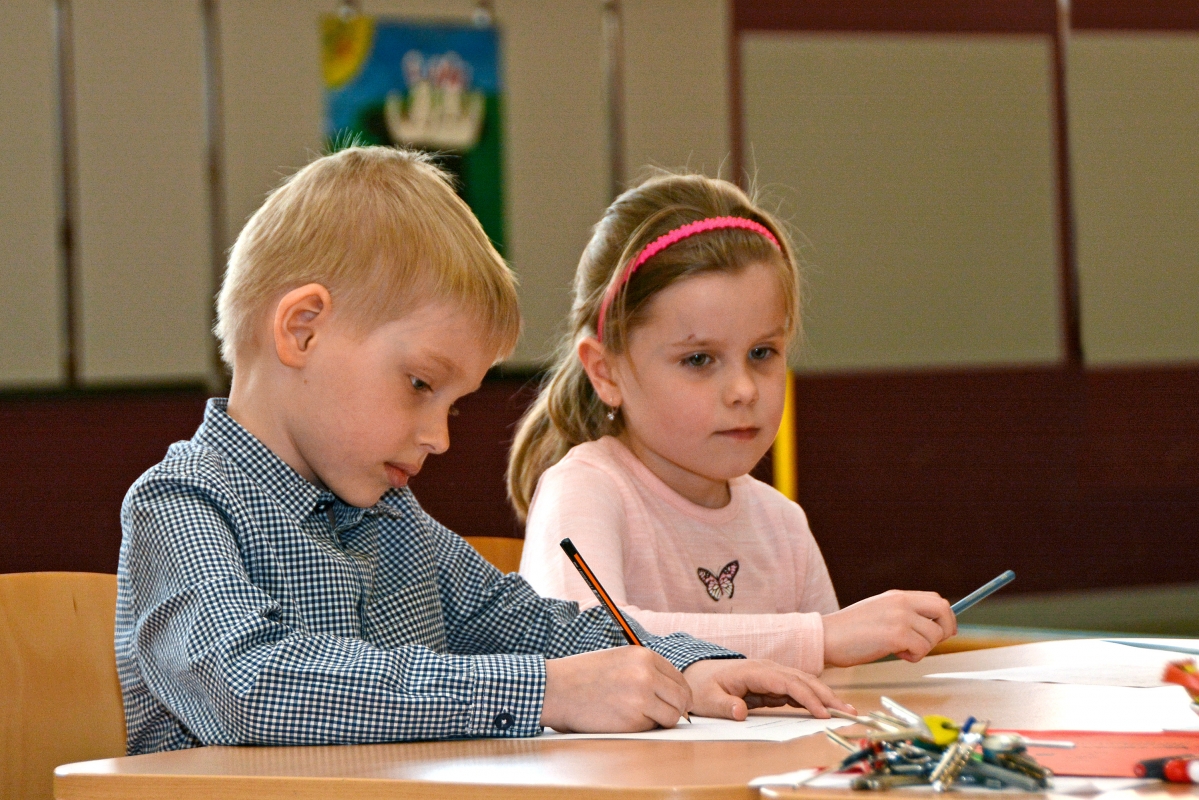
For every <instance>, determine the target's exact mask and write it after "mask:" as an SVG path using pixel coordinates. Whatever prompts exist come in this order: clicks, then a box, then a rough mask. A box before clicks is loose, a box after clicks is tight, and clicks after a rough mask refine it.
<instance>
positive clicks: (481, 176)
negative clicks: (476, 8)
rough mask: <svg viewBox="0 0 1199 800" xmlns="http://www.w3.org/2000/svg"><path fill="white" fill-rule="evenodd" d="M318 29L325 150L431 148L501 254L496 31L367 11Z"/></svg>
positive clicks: (331, 18)
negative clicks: (365, 146) (364, 146)
mask: <svg viewBox="0 0 1199 800" xmlns="http://www.w3.org/2000/svg"><path fill="white" fill-rule="evenodd" d="M321 29H322V44H323V48H322V52H323V57H324V74H325V136H326V140H327V146H328V148H329V149H330V150H335V149H337V148H338V147H346V146H349V145H350V144H383V145H399V146H403V147H414V148H419V149H421V150H426V151H428V152H431V153H435V154H436V155H437V160H438V162H439V163H440V164H441V165H442V166H443V167H445V168H446V169H447V170H449V171H450V172H451V173H453V174H454V175H455V176H456V177H457V179H458V181H459V186H458V191H459V194H461V195H462V197H463V199H465V200H466V202H467V204H469V205H470V207H471V209H472V210H473V211H474V212H475V215H476V216H477V217H478V218H479V221H480V222H481V223H482V224H483V230H485V231H486V232H487V235H488V236H490V237H491V239H492V241H493V242H495V244H496V247H497V248H498V249H499V250H500V252H501V253H502V252H503V251H504V213H503V209H504V202H503V118H502V112H503V102H502V101H503V93H502V90H501V85H500V67H499V34H498V33H497V31H496V29H495V28H494V27H492V26H490V25H488V26H484V27H479V26H473V25H455V24H445V23H412V22H402V21H399V20H387V19H380V18H375V17H369V16H366V15H354V16H351V17H349V18H345V17H341V16H336V15H329V16H326V17H324V18H322V20H321Z"/></svg>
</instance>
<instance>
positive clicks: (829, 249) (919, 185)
mask: <svg viewBox="0 0 1199 800" xmlns="http://www.w3.org/2000/svg"><path fill="white" fill-rule="evenodd" d="M742 47H743V49H742V75H743V98H744V113H745V164H746V167H747V169H749V170H750V171H751V172H752V171H754V170H755V169H756V171H757V176H758V181H759V184H761V185H763V186H764V187H766V188H767V189H769V190H772V191H773V192H775V193H776V194H777V195H778V196H779V197H780V198H781V199H782V200H783V211H784V215H785V216H786V217H787V218H789V219H790V220H791V221H792V222H793V223H794V225H795V227H796V228H797V229H798V230H799V231H801V232H802V234H804V235H806V239H807V242H808V246H805V247H804V248H803V249H802V251H801V253H802V256H803V257H804V259H805V260H806V261H807V262H808V264H809V270H808V279H809V281H810V296H809V306H808V310H807V314H806V321H805V324H806V329H807V337H808V340H807V344H806V346H805V348H804V352H803V354H802V356H801V359H800V365H801V367H802V368H806V369H814V370H825V369H833V370H836V369H872V368H884V369H885V368H919V367H937V366H965V365H989V364H1016V363H1018V364H1028V363H1044V362H1053V361H1056V360H1058V359H1059V358H1060V344H1059V330H1058V314H1057V311H1058V299H1057V275H1058V269H1057V256H1056V221H1055V213H1054V196H1055V195H1054V179H1053V175H1054V168H1053V164H1054V160H1053V134H1052V123H1051V121H1052V116H1051V107H1050V99H1049V98H1050V71H1049V63H1050V48H1049V42H1048V41H1047V40H1046V39H1044V38H1041V37H1020V36H1002V37H1001V36H976V37H953V36H922V35H907V36H888V35H832V34H805V35H795V34H777V35H776V34H754V35H750V36H746V37H745V39H744V42H743V45H742Z"/></svg>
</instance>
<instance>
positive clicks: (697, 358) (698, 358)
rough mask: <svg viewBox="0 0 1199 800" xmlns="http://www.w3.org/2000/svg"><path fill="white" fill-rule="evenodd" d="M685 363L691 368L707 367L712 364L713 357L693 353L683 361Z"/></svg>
mask: <svg viewBox="0 0 1199 800" xmlns="http://www.w3.org/2000/svg"><path fill="white" fill-rule="evenodd" d="M683 363H684V364H686V365H687V366H689V367H706V366H708V365H709V364H711V363H712V356H710V355H708V354H707V353H692V354H691V355H689V356H687V357H686V358H684V359H683Z"/></svg>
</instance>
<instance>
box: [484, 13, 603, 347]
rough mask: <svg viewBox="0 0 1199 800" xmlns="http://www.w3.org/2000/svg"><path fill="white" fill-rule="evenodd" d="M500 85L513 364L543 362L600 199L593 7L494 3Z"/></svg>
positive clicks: (599, 77)
mask: <svg viewBox="0 0 1199 800" xmlns="http://www.w3.org/2000/svg"><path fill="white" fill-rule="evenodd" d="M496 9H497V15H498V17H499V21H500V24H501V25H502V26H504V60H505V62H506V63H505V71H504V76H505V80H506V82H507V88H508V124H507V128H506V134H507V140H506V143H507V147H508V153H507V168H508V215H509V216H508V219H509V229H510V230H511V231H512V236H511V243H512V244H511V248H510V255H511V257H512V263H513V266H514V267H515V268H516V272H517V274H518V275H519V277H520V282H521V304H522V310H523V311H524V315H525V334H524V337H523V339H522V341H521V345H520V347H519V349H518V350H517V352H516V354H515V356H514V358H513V359H512V363H513V364H514V365H536V364H540V363H542V362H544V361H546V360H548V359H549V357H550V353H551V351H552V349H553V347H554V345H555V344H556V343H557V340H558V337H559V336H560V335H561V332H562V331H563V330H564V328H565V320H566V317H567V314H568V313H569V311H570V287H571V283H572V282H573V280H574V274H575V268H576V267H577V266H578V263H579V255H580V254H581V253H582V252H583V247H584V246H585V245H586V244H587V239H588V238H589V236H590V232H591V226H592V225H594V224H595V223H596V222H598V221H599V218H600V215H601V214H602V213H603V211H604V208H605V207H606V206H607V204H608V200H609V198H608V155H607V142H608V139H607V128H606V125H607V123H606V115H605V111H604V109H605V100H604V98H605V95H604V82H603V73H602V69H601V63H602V59H601V56H602V53H603V45H602V41H601V38H600V10H599V3H598V2H594V0H557V1H556V2H552V3H546V2H543V0H508V1H507V2H505V1H504V0H500V2H497V3H496Z"/></svg>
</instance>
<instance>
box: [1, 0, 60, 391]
mask: <svg viewBox="0 0 1199 800" xmlns="http://www.w3.org/2000/svg"><path fill="white" fill-rule="evenodd" d="M52 11H53V4H52V3H51V2H50V0H8V2H6V3H5V5H4V24H3V25H2V26H0V141H3V142H4V148H5V153H4V158H3V159H0V187H3V189H2V190H0V282H2V283H3V286H4V294H5V299H6V302H5V314H4V316H3V318H0V341H3V342H4V347H3V348H0V386H4V387H18V386H36V385H47V384H54V383H57V382H59V381H61V380H62V378H63V369H62V341H63V317H62V308H61V303H60V301H59V292H60V261H59V259H60V253H59V249H58V244H57V236H56V230H57V226H58V214H59V199H58V186H59V180H60V179H59V166H58V146H59V138H58V118H57V115H58V87H57V71H56V66H55V48H54V19H53V16H52Z"/></svg>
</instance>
